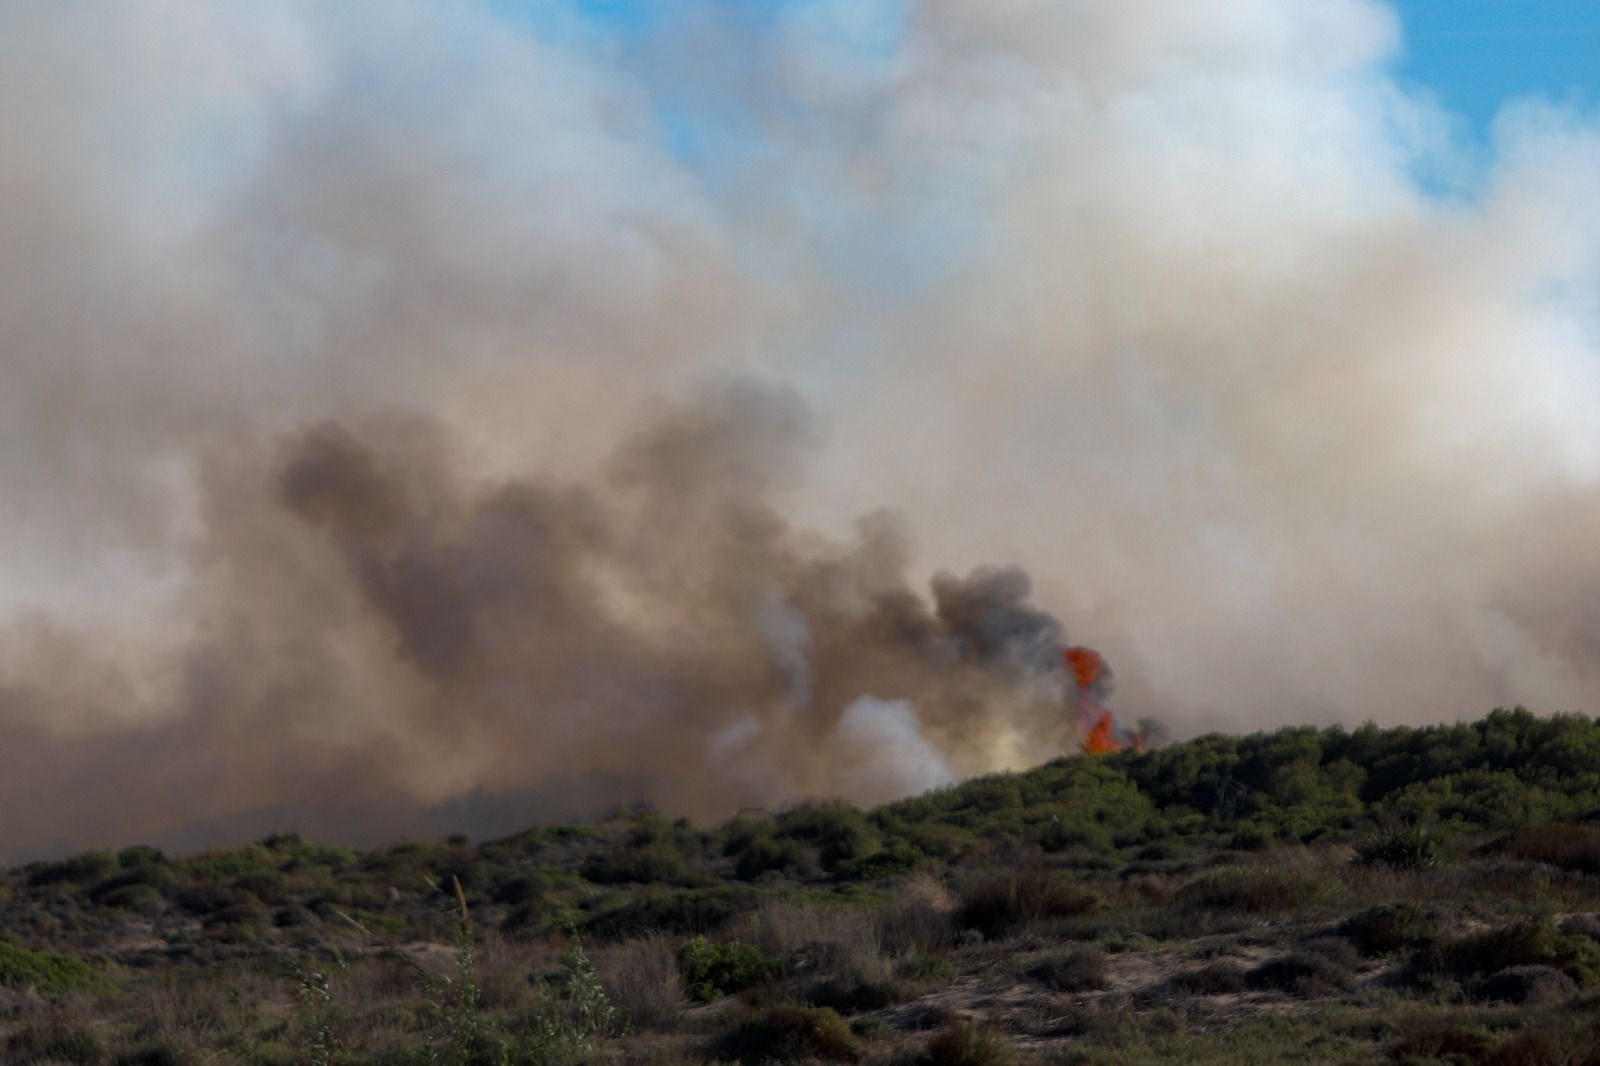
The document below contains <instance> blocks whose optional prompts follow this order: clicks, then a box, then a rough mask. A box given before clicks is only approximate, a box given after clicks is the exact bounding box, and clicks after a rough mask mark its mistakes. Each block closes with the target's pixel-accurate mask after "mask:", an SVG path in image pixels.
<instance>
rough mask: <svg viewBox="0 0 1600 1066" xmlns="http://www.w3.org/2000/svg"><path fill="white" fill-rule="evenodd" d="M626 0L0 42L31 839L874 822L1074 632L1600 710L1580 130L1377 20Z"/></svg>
mask: <svg viewBox="0 0 1600 1066" xmlns="http://www.w3.org/2000/svg"><path fill="white" fill-rule="evenodd" d="M634 6H636V7H640V8H641V10H642V11H643V13H642V14H637V15H636V17H631V18H629V19H627V20H613V19H602V18H600V17H598V16H595V15H592V14H585V13H584V11H583V10H582V9H580V8H579V7H573V8H572V9H570V10H568V9H565V8H561V7H560V6H559V5H538V6H537V10H538V12H539V13H538V15H537V16H524V15H522V14H520V13H518V12H515V11H512V10H511V6H510V5H492V6H491V5H477V4H457V5H445V4H420V3H418V4H407V3H402V4H391V3H384V4H377V3H373V4H361V3H351V4H341V5H313V4H294V3H287V4H280V5H274V6H272V7H270V8H263V7H260V6H254V5H229V4H217V5H172V4H155V3H131V2H130V3H122V4H116V3H110V4H103V5H96V6H95V7H94V8H93V9H92V10H91V9H88V8H83V7H78V6H74V5H45V4H31V5H30V4H15V5H7V6H6V7H4V8H3V9H0V282H3V284H0V360H3V370H4V381H3V387H0V442H3V445H4V447H3V448H0V499H4V500H5V503H6V507H5V510H4V517H3V518H0V617H3V618H5V619H7V621H5V622H4V623H3V624H0V809H5V810H6V811H7V812H8V814H7V816H6V819H5V821H4V823H3V824H0V855H7V854H15V855H21V854H32V853H37V852H41V851H47V850H53V849H60V848H66V847H80V846H87V845H91V844H111V843H127V842H129V841H131V840H133V839H134V838H140V839H149V840H153V841H155V842H159V843H172V844H178V845H194V844H199V843H205V842H210V841H213V840H224V839H236V838H239V837H241V836H244V835H248V834H250V833H254V832H258V831H259V832H265V831H267V830H270V829H282V828H290V827H292V828H297V829H301V830H303V831H306V832H308V833H312V834H316V835H322V836H334V835H337V836H344V837H349V838H362V839H370V838H372V837H377V836H383V835H392V834H396V833H399V832H405V831H434V830H438V829H441V828H445V827H449V828H457V827H462V828H467V829H471V830H474V831H490V830H495V829H499V828H511V827H514V826H516V825H519V824H523V823H526V822H531V821H533V820H536V819H538V818H542V817H549V816H554V815H564V814H569V813H579V812H582V811H585V810H591V809H594V808H596V807H598V806H601V805H604V804H605V803H608V802H611V801H615V800H632V799H640V798H643V799H652V800H655V801H656V802H659V803H661V804H662V805H663V806H665V807H668V808H671V809H673V810H681V811H684V812H687V813H694V814H697V815H701V816H716V815H719V814H725V813H729V812H731V811H732V810H733V809H735V808H737V807H739V806H742V805H746V804H752V803H774V802H779V801H781V800H783V799H785V798H787V797H789V796H794V795H801V794H826V793H842V794H845V795H848V796H850V797H851V798H854V799H857V800H861V801H873V800H879V799H885V798H889V797H890V796H892V795H895V794H899V793H903V792H906V791H913V790H917V789H921V788H926V787H930V786H931V785H936V784H938V783H940V782H942V781H945V780H948V779H950V778H951V777H957V776H960V775H963V774H968V773H973V772H978V771H981V770H985V769H992V768H996V767H1001V766H1007V765H1022V764H1025V763H1029V762H1033V761H1037V760H1038V759H1039V758H1040V757H1041V756H1042V755H1043V754H1044V753H1045V752H1052V751H1065V750H1069V749H1070V748H1071V747H1072V735H1071V725H1070V723H1069V722H1068V721H1067V720H1066V716H1065V714H1064V713H1063V710H1062V706H1061V703H1060V693H1059V691H1056V690H1054V689H1052V688H1051V686H1050V684H1049V683H1048V682H1047V680H1046V678H1047V677H1048V676H1049V675H1047V674H1045V673H1041V672H1040V668H1039V667H1038V666H1037V665H1036V664H1038V663H1042V662H1044V661H1045V660H1047V659H1050V658H1051V657H1053V656H1056V655H1058V654H1059V650H1060V646H1061V644H1063V643H1065V642H1067V641H1068V640H1069V639H1070V640H1071V641H1073V642H1077V641H1083V642H1086V643H1089V644H1092V645H1093V646H1095V647H1096V648H1098V649H1101V650H1102V651H1104V652H1105V653H1106V655H1107V658H1108V659H1109V660H1110V661H1111V662H1112V663H1114V664H1115V667H1116V671H1117V677H1118V708H1119V713H1125V714H1127V715H1129V716H1130V717H1143V716H1145V715H1155V716H1157V717H1159V718H1161V719H1163V720H1164V721H1165V722H1166V723H1167V724H1168V725H1169V726H1170V727H1172V728H1173V729H1174V731H1175V732H1176V733H1177V734H1178V735H1179V736H1183V735H1189V734H1193V733H1195V732H1198V731H1201V730H1205V729H1211V728H1228V729H1236V728H1258V727H1269V726H1274V725H1279V724H1284V723H1289V722H1307V721H1313V722H1324V721H1346V722H1357V721H1360V720H1363V719H1366V718H1375V719H1377V720H1379V721H1382V722H1401V721H1408V722H1422V721H1433V720H1439V719H1448V718H1456V717H1471V716H1476V715H1480V714H1482V713H1483V712H1485V711H1486V710H1488V709H1490V708H1491V707H1494V706H1496V705H1505V704H1512V703H1522V704H1525V705H1527V706H1529V707H1531V708H1534V709H1536V710H1539V711H1556V710H1588V711H1591V712H1592V711H1594V710H1596V709H1597V705H1600V698H1597V697H1600V554H1597V553H1596V552H1595V551H1594V549H1593V545H1594V544H1596V543H1600V416H1597V414H1596V412H1597V411H1600V195H1597V193H1600V116H1596V115H1595V114H1593V113H1592V112H1588V111H1584V110H1581V109H1579V108H1576V107H1574V106H1564V105H1557V104H1554V103H1550V102H1544V101H1537V100H1530V101H1522V102H1519V103H1516V104H1513V105H1511V106H1508V107H1507V108H1506V109H1505V110H1504V111H1503V112H1502V114H1501V116H1500V118H1499V120H1498V122H1497V123H1496V125H1495V128H1494V135H1493V139H1492V142H1491V143H1490V144H1489V145H1488V146H1487V147H1483V146H1477V145H1475V144H1474V143H1472V142H1471V141H1470V140H1469V139H1467V138H1465V137H1464V136H1462V135H1461V131H1460V130H1459V129H1458V128H1457V126H1456V125H1455V124H1454V122H1453V120H1452V119H1451V117H1450V116H1449V115H1447V114H1445V113H1444V112H1443V111H1441V110H1440V109H1439V108H1438V107H1437V106H1436V105H1435V104H1433V103H1432V102H1431V100H1430V99H1429V98H1428V97H1427V96H1426V95H1424V94H1422V93H1420V92H1418V91H1415V90H1412V89H1410V88H1408V87H1407V86H1405V85H1404V84H1402V83H1401V82H1400V81H1399V80H1398V79H1397V78H1396V77H1395V76H1393V74H1392V72H1391V69H1392V64H1393V59H1394V57H1395V56H1396V54H1397V53H1398V50H1399V49H1400V48H1402V47H1403V41H1402V39H1401V36H1400V30H1399V24H1398V21H1397V19H1396V18H1395V16H1394V13H1393V12H1392V11H1391V10H1390V9H1389V8H1388V7H1386V6H1385V5H1384V4H1381V3H1375V2H1358V0H1219V2H1216V3H1211V4H1204V5H1195V4H1190V3H1183V2H1179V0H1152V2H1148V3H1140V4H1126V3H1117V2H1111V0H1106V2H1087V0H1086V2H1082V3H1058V2H1054V0H1003V2H1001V0H996V2H991V3H982V4H977V3H968V2H965V0H900V2H889V0H883V2H875V0H805V2H802V0H793V2H787V3H773V4H751V5H727V4H721V3H714V2H711V0H704V2H685V3H682V4H672V5H659V7H656V6H652V5H634ZM882 509H887V510H886V511H885V510H882ZM863 516H865V517H863ZM1030 578H1031V580H1030ZM1058 620H1059V621H1058ZM874 768H876V769H874Z"/></svg>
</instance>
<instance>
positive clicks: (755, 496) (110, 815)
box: [0, 382, 1071, 842]
mask: <svg viewBox="0 0 1600 1066" xmlns="http://www.w3.org/2000/svg"><path fill="white" fill-rule="evenodd" d="M807 425H808V419H807V417H806V415H805V412H804V410H803V408H802V407H801V405H800V403H799V401H798V399H797V398H796V397H795V396H794V395H793V394H791V393H787V392H784V391H781V390H775V389H772V388H770V387H762V386H758V385H755V384H752V383H749V382H741V383H735V384H732V385H728V386H724V387H722V388H718V389H715V390H712V391H710V392H709V393H708V394H707V395H705V396H703V397H701V398H700V399H698V400H697V401H695V402H693V403H691V404H689V405H687V406H685V407H684V408H683V409H681V410H674V411H670V412H663V413H662V414H661V415H660V416H659V418H658V420H656V421H653V422H651V423H649V424H647V425H646V426H644V427H643V428H642V429H641V430H640V432H639V433H638V434H637V435H636V436H635V437H634V438H632V439H631V440H629V441H627V442H626V443H625V444H624V445H623V446H622V448H621V449H620V451H619V452H618V454H617V455H616V456H615V458H614V460H613V461H612V463H611V464H610V465H609V468H608V471H607V474H606V475H605V476H604V477H603V478H601V479H598V480H597V481H595V482H594V483H591V484H587V485H570V484H563V483H559V482H543V481H535V480H513V481H503V482H502V481H482V480H479V479H477V478H474V477H473V476H472V475H471V474H470V473H469V472H468V471H467V470H464V469H462V468H461V466H460V465H459V461H458V459H457V458H456V457H455V456H454V455H452V453H451V448H450V441H449V439H448V436H447V434H446V433H444V431H442V430H441V429H439V428H438V427H436V426H433V425H430V424H427V423H419V422H417V421H415V420H408V421H406V422H404V423H395V424H373V425H371V426H367V427H363V428H361V429H360V430H352V429H350V428H347V427H345V426H342V425H338V424H333V423H326V424H322V425H319V426H316V427H313V428H310V429H308V430H306V431H303V432H301V433H297V434H295V435H293V436H291V437H289V438H287V439H286V440H284V441H283V442H281V444H280V445H279V446H278V447H277V448H276V449H268V450H267V451H268V452H269V453H270V454H265V453H264V454H262V455H247V456H245V457H243V458H242V459H241V460H239V461H238V462H236V463H234V464H230V466H229V468H228V469H226V470H217V471H215V472H214V476H212V477H210V478H208V479H207V482H206V491H205V498H204V501H203V505H204V509H205V511H206V513H207V514H208V515H209V516H210V520H209V522H208V525H207V535H206V538H205V541H204V543H203V544H202V545H201V546H199V548H198V549H197V551H196V556H197V560H198V561H197V563H196V566H197V568H198V569H199V570H200V571H201V575H200V576H201V577H202V578H203V580H201V581H200V582H199V583H198V588H199V590H200V593H201V595H202V596H203V597H204V598H203V599H201V600H199V601H197V602H195V603H193V604H191V605H190V606H189V609H188V616H189V618H190V619H191V620H192V621H193V622H194V623H195V624H196V627H197V629H196V632H195V635H194V636H192V637H191V638H190V640H189V641H188V643H187V644H185V645H184V646H183V647H181V649H179V650H178V652H177V654H176V656H175V658H174V659H173V661H171V662H168V663H164V664H160V667H159V669H155V670H152V671H151V674H153V675H155V676H157V677H160V678H162V679H164V681H165V684H163V685H161V686H160V687H159V689H158V690H157V691H154V692H150V693H148V694H146V695H145V696H144V698H145V699H146V700H148V705H146V706H135V707H129V706H127V704H128V702H129V701H130V699H138V698H139V697H138V696H137V695H134V694H131V693H130V692H129V690H128V689H127V688H126V687H125V686H124V685H123V684H122V683H121V679H113V678H110V677H108V678H105V679H103V680H102V681H101V685H102V687H100V688H98V689H97V688H96V687H95V686H94V684H92V682H91V679H89V678H85V677H84V676H82V673H81V668H80V662H79V660H80V659H82V658H84V657H85V656H87V655H90V654H92V653H91V652H88V651H86V650H85V649H83V648H82V647H80V646H79V645H77V644H74V643H71V642H68V643H66V644H65V645H64V646H62V647H59V648H52V647H50V646H48V645H46V644H44V643H39V644H37V645H35V646H34V647H33V649H32V653H31V655H30V658H29V662H28V670H29V672H30V675H31V676H32V677H35V678H38V679H39V680H38V681H37V687H33V686H27V687H23V688H20V689H18V690H15V691H14V692H9V693H7V696H8V699H7V707H6V709H7V710H8V712H11V714H12V715H13V717H14V718H15V720H16V725H14V726H12V728H11V730H10V733H11V735H10V737H9V740H10V743H9V744H8V746H7V748H6V750H5V754H4V756H3V761H0V780H4V781H7V782H30V781H33V780H34V772H35V771H34V770H33V768H35V767H41V766H47V767H50V768H51V770H52V772H54V773H56V774H59V775H60V776H61V779H62V780H64V781H73V782H78V783H79V787H78V788H76V789H73V790H71V792H70V793H69V794H64V795H63V796H62V798H61V799H59V800H57V801H56V802H53V803H51V804H49V805H35V804H29V803H27V802H25V796H23V795H22V794H20V793H16V792H13V791H12V788H11V787H7V788H6V789H5V790H4V793H3V794H4V797H5V798H6V799H7V800H8V801H11V802H12V806H11V808H10V809H11V810H12V811H13V812H14V813H13V816H12V817H11V819H10V820H9V822H8V829H9V830H10V831H12V832H17V833H19V835H20V837H21V839H22V840H24V841H30V842H37V841H39V840H42V839H48V837H47V834H52V833H54V834H59V835H60V836H61V837H62V838H63V839H68V840H70V839H75V838H81V837H83V836H86V835H87V836H102V835H104V834H105V833H107V832H108V827H109V831H110V832H116V833H121V834H124V835H127V834H138V833H141V832H149V831H150V830H151V827H154V828H155V829H156V830H157V831H159V832H161V833H162V834H163V835H167V834H176V838H177V839H179V840H183V839H186V838H187V837H188V836H189V835H191V834H193V835H196V837H197V838H203V837H204V836H206V835H209V834H216V833H231V834H234V835H237V834H239V833H243V832H247V831H250V830H251V829H254V828H258V827H259V826H260V825H264V824H267V820H271V819H276V820H278V821H282V820H285V819H292V821H293V824H297V825H298V824H304V825H308V826H309V827H310V828H311V829H312V830H313V831H316V832H320V833H323V834H331V835H335V836H351V835H355V836H367V835H371V834H372V833H374V832H382V831H388V832H394V831H396V830H397V829H400V828H410V829H416V828H419V827H422V828H435V829H437V828H442V827H443V826H444V825H445V824H448V821H449V818H451V817H462V818H466V819H467V820H469V821H473V822H474V823H476V824H477V825H478V827H479V828H483V827H485V826H497V827H501V828H511V827H512V826H513V825H514V824H515V823H514V822H509V820H510V819H513V818H516V817H520V818H522V819H523V820H526V819H528V818H530V817H534V816H538V815H543V816H548V815H550V814H552V813H565V814H572V813H584V812H585V811H586V810H589V809H593V808H594V807H596V806H599V805H601V804H603V803H605V802H606V801H607V800H608V799H609V800H612V801H615V800H616V799H618V798H619V797H623V796H633V797H636V798H637V797H648V798H651V799H654V800H656V801H658V802H660V803H662V804H665V805H667V806H669V807H671V808H672V809H674V810H686V811H691V812H695V813H699V814H703V815H708V816H709V815H716V814H721V813H726V812H729V811H732V810H734V809H736V808H737V807H739V806H741V805H744V804H748V803H750V802H765V803H776V802H779V801H781V800H783V799H785V798H788V797H792V796H798V795H819V794H820V795H832V794H837V793H841V792H843V793H848V794H850V795H853V796H857V797H859V798H862V799H879V800H881V799H887V798H891V797H894V796H898V795H902V794H905V793H906V792H909V791H919V790H921V789H925V788H928V787H932V786H933V785H936V784H942V783H945V782H948V781H949V780H951V779H952V774H953V773H954V772H966V773H971V772H975V771H977V770H981V769H983V768H985V767H987V766H990V765H993V763H994V761H995V760H996V759H999V758H1003V757H1005V756H1006V755H1007V754H1009V747H1008V746H1020V747H1021V750H1025V751H1029V752H1037V751H1049V750H1055V749H1059V748H1061V747H1063V746H1065V745H1066V744H1068V743H1069V742H1070V739H1071V738H1070V729H1069V725H1068V723H1067V721H1066V719H1065V716H1064V715H1063V713H1062V706H1061V703H1060V695H1059V683H1058V682H1057V683H1055V684H1052V682H1051V679H1049V678H1048V677H1047V676H1045V673H1044V672H1045V671H1046V670H1047V669H1048V667H1049V663H1048V660H1047V659H1044V658H1042V655H1043V654H1044V652H1043V651H1042V649H1049V650H1050V651H1053V650H1054V649H1055V648H1057V647H1059V642H1060V635H1061V627H1060V624H1059V623H1058V622H1057V621H1056V620H1055V619H1054V618H1053V617H1051V616H1050V615H1048V614H1046V613H1044V612H1041V611H1038V610H1035V609H1033V608H1030V607H1029V606H1028V604H1027V598H1028V595H1029V591H1030V590H1029V582H1028V578H1027V576H1026V575H1025V574H1023V573H1022V572H1021V571H1020V570H1014V569H1005V570H980V571H977V572H974V573H973V574H971V575H970V576H968V577H966V578H958V577H954V576H950V575H945V574H940V575H938V576H937V577H935V579H934V582H933V597H932V603H931V604H930V603H929V602H928V600H927V598H926V597H924V596H922V595H920V594H919V593H918V592H917V591H916V590H915V589H914V588H913V587H912V586H911V585H910V583H909V581H908V578H907V576H906V567H907V555H908V552H907V545H906V543H905V540H904V536H903V532H902V530H901V528H900V526H899V525H898V524H897V523H896V522H895V521H894V520H893V519H892V518H891V517H889V516H887V515H882V514H878V515H870V516H868V517H866V518H864V519H863V520H862V521H861V523H860V525H859V527H858V529H857V531H856V534H855V535H854V537H853V538H852V539H851V540H850V541H848V542H845V543H831V542H828V541H826V540H823V539H820V538H818V537H816V536H815V535H807V534H804V533H802V532H799V531H796V530H793V529H791V528H789V527H788V526H787V525H786V524H785V522H784V521H783V519H782V518H781V517H780V516H779V515H778V514H777V513H776V512H775V511H774V510H773V509H772V508H771V506H770V500H769V497H770V494H771V492H772V491H773V489H774V487H775V485H776V484H777V483H778V482H780V481H781V480H783V478H784V477H785V476H786V475H788V474H789V473H791V472H792V470H793V469H794V467H795V465H796V462H797V460H798V459H799V457H800V453H801V452H802V451H803V450H805V448H806V441H807V439H808V437H809V434H808V433H807V432H806V429H807ZM774 618H777V619H780V620H781V621H778V622H774V621H772V619H774ZM142 665H143V666H145V667H146V668H147V669H149V668H151V667H153V666H155V665H156V664H154V663H150V662H146V663H144V664H142ZM147 676H150V675H147ZM65 678H71V681H70V682H68V683H66V684H63V685H59V686H57V682H58V680H60V679H65ZM56 687H59V688H61V689H63V690H64V691H65V692H67V693H70V694H71V696H72V698H73V700H74V701H75V702H76V703H78V704H79V706H77V707H76V712H77V713H79V714H83V713H89V714H91V715H92V716H93V718H94V719H95V720H96V723H97V724H96V726H95V727H94V728H93V729H92V730H91V731H90V733H89V735H88V736H84V735H78V734H68V735H65V736H52V735H50V734H49V732H48V731H45V730H40V729H38V728H34V729H31V730H30V729H26V728H22V729H19V728H17V727H16V726H28V725H29V724H30V723H32V722H34V721H35V720H37V719H38V718H40V717H42V716H40V715H39V712H40V711H44V710H50V711H52V712H53V713H54V714H55V715H65V714H66V713H68V711H69V709H68V708H67V707H65V706H55V707H49V706H47V701H49V700H52V699H57V698H60V697H58V696H57V695H56V694H55V692H54V691H53V689H55V688H56ZM119 712H120V713H122V714H124V715H125V716H126V719H127V720H126V722H125V724H123V725H121V726H120V727H118V726H113V725H111V724H110V722H111V721H113V720H114V719H115V717H116V716H117V714H118V713H119ZM41 724H43V723H41ZM947 753H948V754H947ZM88 783H92V788H89V789H87V790H85V789H84V787H83V786H84V785H85V784H88ZM63 792H64V793H66V792H67V790H63ZM474 794H475V798H474V799H472V800H471V801H469V803H468V806H467V807H466V808H465V809H463V807H462V804H461V802H459V801H458V802H456V803H454V804H451V803H449V802H447V801H448V800H449V798H450V797H452V796H459V795H468V796H472V795H474ZM197 802H198V806H199V808H200V809H202V810H205V811H206V812H208V815H209V817H208V818H207V819H206V820H205V821H204V822H202V823H201V824H200V825H194V824H190V823H189V819H192V817H193V813H194V811H195V810H196V806H197ZM440 802H445V806H444V807H443V808H442V809H439V810H435V811H433V813H432V814H431V816H430V814H429V813H428V808H429V807H430V806H432V805H434V804H437V803H440ZM496 804H498V806H499V808H500V810H499V811H498V812H496V811H495V810H494V809H493V808H494V806H495V805H496ZM473 805H475V806H476V808H477V809H476V810H474V809H473ZM508 822H509V824H508Z"/></svg>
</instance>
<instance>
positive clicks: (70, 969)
mask: <svg viewBox="0 0 1600 1066" xmlns="http://www.w3.org/2000/svg"><path fill="white" fill-rule="evenodd" d="M109 986H110V982H108V981H107V980H106V979H105V978H104V977H103V976H101V974H100V971H98V970H96V969H95V968H94V967H93V966H90V965H89V964H88V963H86V962H82V961H80V960H78V959H73V958H68V957H67V956H65V955H57V954H54V953H53V952H48V951H27V950H25V949H23V948H19V947H14V946H13V945H11V944H8V943H6V942H5V941H4V940H0V987H4V988H14V989H18V990H21V991H26V990H28V989H32V990H33V991H35V992H37V993H39V994H40V995H43V996H64V995H68V994H70V993H73V992H94V991H104V990H105V989H107V988H108V987H109Z"/></svg>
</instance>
